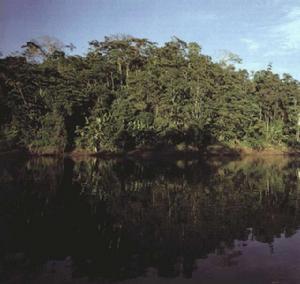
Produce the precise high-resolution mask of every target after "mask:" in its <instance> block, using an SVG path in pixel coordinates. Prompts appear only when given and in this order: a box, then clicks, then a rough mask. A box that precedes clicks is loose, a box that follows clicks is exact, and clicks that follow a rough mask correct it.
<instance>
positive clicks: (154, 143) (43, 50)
mask: <svg viewBox="0 0 300 284" xmlns="http://www.w3.org/2000/svg"><path fill="white" fill-rule="evenodd" d="M73 49H74V46H73V45H72V44H70V45H64V44H62V43H60V42H59V41H56V40H54V39H51V38H43V39H39V40H32V41H29V42H27V43H25V44H24V45H23V46H22V52H19V53H15V54H12V55H9V56H6V57H4V58H1V59H0V151H7V150H11V149H16V148H26V149H28V150H30V151H37V152H43V151H54V152H64V151H70V150H73V149H83V150H86V151H91V152H99V151H113V152H115V151H121V152H122V151H130V150H133V149H137V148H152V149H157V148H158V147H159V148H161V147H169V148H174V149H179V150H181V149H191V148H192V149H201V148H202V147H206V146H208V145H212V144H219V143H220V144H222V145H226V146H229V147H250V148H256V149H263V148H266V147H274V146H276V147H277V146H280V147H293V148H294V147H296V146H297V144H298V141H299V129H298V128H299V124H298V121H299V114H300V109H299V106H300V83H299V82H298V81H297V80H295V79H293V78H292V76H290V75H288V74H283V75H282V76H279V75H278V74H275V73H274V72H273V71H272V66H271V64H270V65H269V66H267V67H266V70H261V71H257V72H252V73H249V72H248V71H247V70H242V69H239V68H238V67H237V66H238V63H240V58H239V57H238V56H236V55H234V54H231V53H229V54H228V56H226V58H224V59H223V60H221V61H220V62H215V61H213V60H212V58H211V57H210V56H207V55H204V54H202V53H201V46H200V45H199V44H197V43H195V42H191V43H186V42H184V41H182V40H180V39H178V38H176V37H174V38H173V39H172V40H171V41H169V42H167V43H165V44H164V45H158V44H157V43H155V42H151V41H149V40H147V39H143V38H135V37H131V36H110V37H105V38H104V40H103V41H97V40H94V41H91V42H89V49H88V51H87V53H86V54H85V55H80V56H79V55H73V53H72V50H73Z"/></svg>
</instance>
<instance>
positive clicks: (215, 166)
mask: <svg viewBox="0 0 300 284" xmlns="http://www.w3.org/2000/svg"><path fill="white" fill-rule="evenodd" d="M299 167H300V163H299V162H297V161H295V160H284V159H283V158H280V159H279V160H278V161H275V162H273V163H272V162H269V161H266V160H259V159H255V160H251V161H249V160H246V161H245V160H241V161H234V162H229V163H219V162H216V161H197V162H195V161H193V162H188V161H177V162H176V163H167V162H161V163H157V162H150V161H148V162H143V163H138V162H134V161H123V162H121V161H112V160H110V161H101V160H97V159H88V160H83V161H77V162H75V163H74V162H72V161H71V160H65V161H64V163H62V161H58V160H49V159H37V160H31V161H27V162H25V163H22V165H21V166H18V167H9V168H7V169H6V170H3V169H2V171H1V175H0V180H1V184H2V185H3V184H4V183H5V185H6V186H7V185H9V186H10V187H11V188H19V189H20V188H21V189H22V190H21V191H20V190H19V193H18V194H15V195H14V197H13V198H11V199H10V200H11V201H10V203H9V204H11V205H15V204H18V205H17V206H15V207H13V208H14V209H13V210H12V209H9V207H6V209H7V212H10V213H9V218H7V220H10V224H9V225H8V223H6V224H5V226H6V227H5V228H7V229H6V230H7V231H9V232H13V234H14V235H15V237H12V239H10V240H9V241H8V240H4V241H6V242H7V245H8V246H7V251H9V249H10V251H13V250H14V249H16V248H15V247H16V246H18V249H16V250H15V251H22V249H24V248H25V247H26V251H25V253H26V255H29V256H30V257H31V262H32V263H33V262H35V263H39V262H40V261H42V260H44V261H45V260H46V259H47V258H50V259H51V258H52V259H53V258H63V257H66V256H69V255H70V256H71V257H72V259H73V260H74V269H75V270H74V273H75V274H76V275H77V274H78V275H82V274H83V275H86V274H88V275H101V276H103V277H117V278H128V277H135V276H138V275H141V274H142V273H144V272H145V269H146V268H147V267H156V268H157V269H158V272H159V274H160V275H164V276H176V275H179V274H184V275H185V276H190V275H191V273H192V271H193V269H194V266H195V260H196V259H198V258H201V257H206V256H207V254H208V253H211V252H217V253H220V254H222V253H224V252H225V251H226V249H228V248H233V247H234V240H235V239H239V240H247V239H249V238H252V239H256V240H258V241H261V242H266V243H269V244H270V245H272V242H273V239H274V237H276V236H280V234H282V233H284V234H285V235H286V236H291V235H292V234H294V233H295V231H296V229H297V227H298V225H299V221H298V220H299V210H298V191H299V190H298V189H299V185H300V183H299V179H298V174H297V172H298V168H299ZM16 170H17V172H18V176H19V178H18V179H15V178H14V177H15V176H16V174H15V171H16ZM3 173H4V174H3ZM8 176H11V177H12V178H8ZM6 201H7V200H6V199H5V198H4V197H3V198H2V200H1V203H3V202H6ZM6 209H5V210H6ZM274 249H275V250H276V247H275V248H274ZM229 258H230V259H231V256H230V257H229ZM32 259H34V260H32ZM230 259H229V260H228V263H235V262H236V260H237V256H234V261H233V262H232V261H230ZM225 262H226V261H225ZM226 263H227V262H226Z"/></svg>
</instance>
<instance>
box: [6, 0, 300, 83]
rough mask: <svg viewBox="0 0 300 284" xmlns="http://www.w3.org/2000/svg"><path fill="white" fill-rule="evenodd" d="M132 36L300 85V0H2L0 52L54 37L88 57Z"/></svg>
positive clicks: (7, 52)
mask: <svg viewBox="0 0 300 284" xmlns="http://www.w3.org/2000/svg"><path fill="white" fill-rule="evenodd" d="M114 34H127V35H132V36H136V37H143V38H148V39H149V40H152V41H155V42H157V43H158V44H163V43H164V42H167V41H169V40H170V39H171V37H172V36H177V37H179V38H180V39H182V40H184V41H187V42H191V41H194V42H198V43H199V44H200V45H201V47H202V52H203V53H204V54H207V55H210V56H211V57H212V58H213V59H214V60H219V59H220V58H221V57H222V56H223V55H224V54H226V52H227V51H230V52H233V53H235V54H237V55H239V56H240V57H241V58H242V59H243V64H242V65H241V67H242V68H247V69H248V70H249V71H252V70H253V71H255V70H259V69H263V68H266V67H267V65H268V64H269V63H271V64H272V66H273V70H274V71H275V72H278V73H280V74H282V73H289V74H291V75H292V76H293V77H294V78H296V79H298V80H300V1H299V0H0V52H1V53H2V54H4V55H7V54H9V53H10V52H12V51H16V50H20V46H21V45H22V44H24V43H25V42H27V41H29V40H31V39H34V38H38V37H41V36H45V35H47V36H52V37H55V38H57V39H59V40H61V41H63V42H64V43H66V44H68V43H73V44H74V45H75V46H76V50H75V51H74V53H76V54H84V53H85V52H86V51H87V48H88V42H89V41H91V40H94V39H97V40H102V39H103V38H104V36H107V35H114Z"/></svg>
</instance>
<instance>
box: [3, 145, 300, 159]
mask: <svg viewBox="0 0 300 284" xmlns="http://www.w3.org/2000/svg"><path fill="white" fill-rule="evenodd" d="M15 156H18V157H20V156H22V157H24V156H25V157H32V158H34V157H49V158H51V157H52V158H55V157H63V158H75V159H76V158H89V157H94V158H100V159H104V160H110V159H118V158H133V159H142V160H143V159H145V160H147V159H155V160H156V159H183V158H184V159H191V160H193V159H199V158H208V157H232V158H243V157H246V156H252V157H261V156H264V157H265V156H300V149H293V148H291V149H288V148H266V149H262V150H256V149H252V148H246V147H236V148H229V147H222V146H219V145H211V146H208V147H206V148H203V149H187V150H177V149H172V148H165V149H146V148H145V149H142V148H141V149H135V150H132V151H128V152H109V151H103V152H90V151H86V150H82V149H75V150H73V151H70V152H58V151H30V150H28V149H24V148H22V149H13V150H10V151H5V152H0V158H5V157H15Z"/></svg>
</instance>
